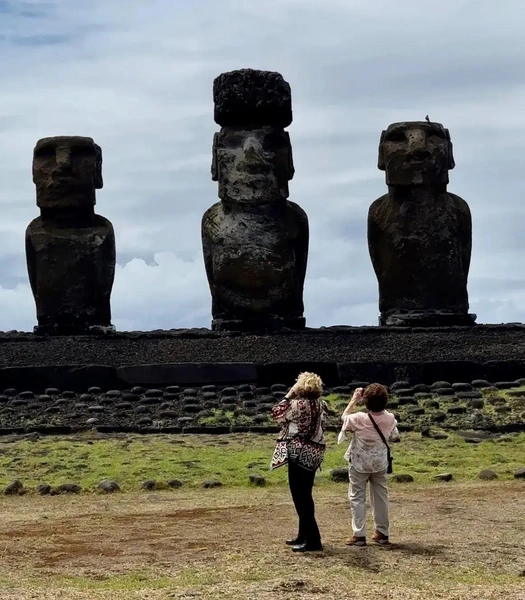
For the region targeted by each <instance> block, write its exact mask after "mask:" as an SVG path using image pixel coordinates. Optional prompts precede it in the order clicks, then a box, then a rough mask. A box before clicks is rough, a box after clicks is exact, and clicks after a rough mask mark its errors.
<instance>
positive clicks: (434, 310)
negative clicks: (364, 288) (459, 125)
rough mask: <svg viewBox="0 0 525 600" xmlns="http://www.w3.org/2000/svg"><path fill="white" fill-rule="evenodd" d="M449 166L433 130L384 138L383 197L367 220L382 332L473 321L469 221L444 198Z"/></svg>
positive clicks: (444, 135)
mask: <svg viewBox="0 0 525 600" xmlns="http://www.w3.org/2000/svg"><path fill="white" fill-rule="evenodd" d="M453 164H454V163H453V159H452V147H451V144H450V140H449V137H448V131H447V130H445V129H443V128H442V126H440V125H439V124H433V123H431V124H427V123H397V124H394V125H391V126H390V127H389V128H388V129H387V130H386V132H384V133H383V136H382V141H381V146H380V160H379V165H380V168H384V169H385V170H386V171H387V183H388V184H389V193H388V194H385V195H384V196H382V197H381V198H379V199H378V200H376V201H375V202H374V203H373V204H372V206H371V207H370V210H369V214H368V245H369V250H370V256H371V259H372V264H373V266H374V270H375V273H376V276H377V279H378V283H379V310H380V313H381V317H380V323H381V324H383V325H385V324H388V325H420V326H432V325H470V324H472V323H473V322H474V319H475V315H469V314H468V294H467V278H468V271H469V266H470V255H471V246H472V224H471V215H470V210H469V207H468V205H467V203H466V202H465V201H464V200H463V199H462V198H460V197H459V196H456V195H454V194H451V193H449V192H447V191H446V184H447V183H448V169H449V168H452V166H453Z"/></svg>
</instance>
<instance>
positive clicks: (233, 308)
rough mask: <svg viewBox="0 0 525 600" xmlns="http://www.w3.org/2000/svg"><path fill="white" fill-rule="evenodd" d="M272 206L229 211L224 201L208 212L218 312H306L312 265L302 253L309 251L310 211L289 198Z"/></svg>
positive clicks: (248, 315) (299, 314)
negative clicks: (306, 282)
mask: <svg viewBox="0 0 525 600" xmlns="http://www.w3.org/2000/svg"><path fill="white" fill-rule="evenodd" d="M269 209H270V210H267V211H264V212H249V213H247V212H245V211H242V212H233V211H225V210H224V207H223V205H222V203H220V202H218V203H217V204H215V205H214V206H212V207H211V208H210V209H209V210H208V211H206V213H205V215H204V219H203V240H204V243H205V245H207V246H208V249H209V250H208V260H209V263H210V264H209V268H210V272H211V273H212V274H213V293H214V296H215V297H217V298H218V299H220V300H219V301H218V302H217V306H216V307H215V308H216V310H214V311H213V314H214V317H216V318H221V317H220V316H219V315H225V314H228V313H229V314H232V315H238V316H239V317H246V318H258V317H259V316H260V315H261V314H263V315H265V314H268V315H277V316H282V317H302V314H303V302H302V289H303V283H304V271H305V268H306V265H305V264H303V265H301V264H299V260H298V259H300V257H304V254H305V249H304V245H305V243H306V241H307V236H308V220H307V217H306V213H305V212H304V211H303V210H302V208H300V207H299V206H298V205H297V204H295V203H293V202H288V201H286V202H285V203H283V204H282V205H279V206H278V207H273V206H270V207H269ZM305 238H306V240H305ZM303 262H304V258H303Z"/></svg>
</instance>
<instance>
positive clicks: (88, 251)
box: [26, 136, 115, 335]
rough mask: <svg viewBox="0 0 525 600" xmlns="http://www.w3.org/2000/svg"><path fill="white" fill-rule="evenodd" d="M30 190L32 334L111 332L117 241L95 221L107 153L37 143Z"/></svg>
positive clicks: (84, 145)
mask: <svg viewBox="0 0 525 600" xmlns="http://www.w3.org/2000/svg"><path fill="white" fill-rule="evenodd" d="M33 182H34V183H35V185H36V202H37V205H38V206H39V208H40V217H37V218H36V219H35V220H34V221H32V222H31V223H30V224H29V226H28V228H27V230H26V258H27V268H28V272H29V281H30V283H31V289H32V290H33V296H34V298H35V302H36V312H37V320H38V326H37V327H35V333H38V334H49V335H75V334H86V333H100V332H106V331H111V330H113V329H114V328H113V327H112V325H111V309H110V295H111V288H112V287H113V278H114V275H115V234H114V233H113V226H112V225H111V223H110V222H109V221H108V220H107V219H105V218H104V217H101V216H99V215H96V214H95V208H94V207H95V201H96V200H95V190H97V189H100V188H102V152H101V149H100V147H99V146H97V144H95V143H94V142H93V140H92V139H91V138H88V137H78V136H61V137H51V138H44V139H41V140H39V141H38V142H37V144H36V147H35V150H34V156H33Z"/></svg>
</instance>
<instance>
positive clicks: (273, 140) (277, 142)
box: [264, 133, 286, 148]
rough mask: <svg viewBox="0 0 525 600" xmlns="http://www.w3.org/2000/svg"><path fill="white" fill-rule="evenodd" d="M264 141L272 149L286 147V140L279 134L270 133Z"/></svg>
mask: <svg viewBox="0 0 525 600" xmlns="http://www.w3.org/2000/svg"><path fill="white" fill-rule="evenodd" d="M264 141H265V142H266V145H267V146H271V147H272V148H283V147H284V146H286V140H285V139H284V138H283V136H282V135H279V134H278V133H270V134H269V135H267V136H266V139H265V140H264Z"/></svg>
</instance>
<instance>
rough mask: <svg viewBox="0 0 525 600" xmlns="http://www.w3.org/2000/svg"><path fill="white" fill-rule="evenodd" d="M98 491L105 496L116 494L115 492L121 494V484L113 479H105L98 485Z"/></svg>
mask: <svg viewBox="0 0 525 600" xmlns="http://www.w3.org/2000/svg"><path fill="white" fill-rule="evenodd" d="M97 489H98V490H100V491H101V492H104V493H105V494H114V493H115V492H120V486H119V484H118V483H117V482H116V481H112V480H111V479H104V480H103V481H101V482H100V483H99V484H98V486H97Z"/></svg>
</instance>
